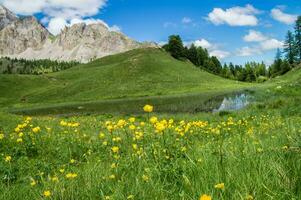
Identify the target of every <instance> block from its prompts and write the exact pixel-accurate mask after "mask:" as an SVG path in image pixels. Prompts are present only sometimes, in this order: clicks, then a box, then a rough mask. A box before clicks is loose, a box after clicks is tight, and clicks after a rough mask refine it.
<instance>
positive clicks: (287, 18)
mask: <svg viewBox="0 0 301 200" xmlns="http://www.w3.org/2000/svg"><path fill="white" fill-rule="evenodd" d="M271 16H272V18H273V19H275V20H277V21H279V22H282V23H284V24H288V25H289V24H293V23H294V22H295V21H296V20H297V17H298V16H297V15H291V14H287V13H284V12H283V11H282V10H281V9H279V8H274V9H272V10H271Z"/></svg>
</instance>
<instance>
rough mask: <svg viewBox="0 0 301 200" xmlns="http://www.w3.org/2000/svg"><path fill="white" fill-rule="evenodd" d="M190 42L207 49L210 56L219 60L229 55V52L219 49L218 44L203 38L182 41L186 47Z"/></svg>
mask: <svg viewBox="0 0 301 200" xmlns="http://www.w3.org/2000/svg"><path fill="white" fill-rule="evenodd" d="M192 44H194V45H195V46H196V47H202V48H205V49H207V50H208V53H209V54H210V56H216V57H217V58H219V59H221V60H222V59H224V58H227V57H229V56H230V52H228V51H224V50H221V49H219V45H217V44H213V43H211V42H209V41H208V40H206V39H204V38H202V39H199V40H195V41H189V42H184V45H185V46H188V47H189V46H191V45H192Z"/></svg>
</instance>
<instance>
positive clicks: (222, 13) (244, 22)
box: [207, 4, 260, 26]
mask: <svg viewBox="0 0 301 200" xmlns="http://www.w3.org/2000/svg"><path fill="white" fill-rule="evenodd" d="M259 13H260V11H259V10H257V9H256V8H254V7H253V6H252V5H250V4H248V5H246V6H245V7H239V6H237V7H232V8H228V9H226V10H223V9H221V8H214V9H213V11H212V12H211V13H209V14H208V17H207V20H209V21H210V22H212V23H213V24H215V25H221V24H228V25H230V26H256V25H257V24H258V19H257V18H256V16H255V15H256V14H259Z"/></svg>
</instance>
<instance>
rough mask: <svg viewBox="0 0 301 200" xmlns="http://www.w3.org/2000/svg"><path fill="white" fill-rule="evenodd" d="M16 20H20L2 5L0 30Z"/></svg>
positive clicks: (0, 8) (0, 7)
mask: <svg viewBox="0 0 301 200" xmlns="http://www.w3.org/2000/svg"><path fill="white" fill-rule="evenodd" d="M16 20H18V17H17V16H16V15H15V14H14V13H12V12H11V11H9V10H8V9H7V8H5V7H4V6H1V5H0V30H2V29H3V28H4V27H5V26H7V25H8V24H10V23H11V22H13V21H16Z"/></svg>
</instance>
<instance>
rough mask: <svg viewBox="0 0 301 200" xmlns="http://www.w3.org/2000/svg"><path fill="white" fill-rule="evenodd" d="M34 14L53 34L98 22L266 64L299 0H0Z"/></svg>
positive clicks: (141, 35) (227, 59)
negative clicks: (177, 38)
mask: <svg viewBox="0 0 301 200" xmlns="http://www.w3.org/2000/svg"><path fill="white" fill-rule="evenodd" d="M0 2H2V3H3V4H4V5H5V6H7V7H8V8H9V9H11V10H12V11H14V12H16V13H18V14H21V15H28V14H34V15H35V16H37V17H38V18H39V19H40V20H41V21H42V22H43V23H44V24H45V26H47V27H48V28H49V30H50V31H51V32H53V33H58V32H59V30H60V29H61V26H65V25H67V26H68V25H71V24H74V23H75V22H80V21H84V22H88V23H89V22H93V21H100V20H102V21H103V22H104V23H106V24H108V26H110V27H111V28H112V30H121V31H122V32H123V33H125V34H126V35H128V36H129V37H131V38H133V39H136V40H139V41H155V42H158V43H163V42H165V41H166V40H167V38H168V36H169V35H171V34H179V35H180V36H181V37H182V39H183V41H184V42H185V44H187V45H189V44H191V43H193V42H194V43H195V44H196V45H200V46H203V47H206V48H208V49H209V51H210V53H211V54H212V55H216V56H218V57H220V58H221V59H222V61H223V62H230V61H232V62H234V63H237V64H243V63H245V62H247V61H264V62H267V63H270V62H272V60H273V58H274V56H275V51H276V49H277V48H278V47H281V46H282V42H283V40H284V38H285V34H286V32H287V31H288V30H290V29H292V28H293V22H294V19H295V18H296V16H297V15H298V14H301V13H300V10H301V1H300V0H287V1H280V0H266V1H259V0H253V1H245V0H242V1H238V0H206V1H205V0H203V1H201V0H199V1H197V0H72V1H71V0H0Z"/></svg>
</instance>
